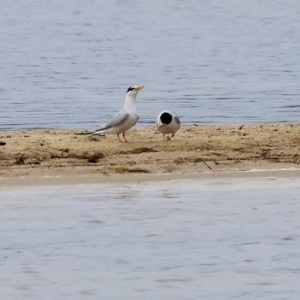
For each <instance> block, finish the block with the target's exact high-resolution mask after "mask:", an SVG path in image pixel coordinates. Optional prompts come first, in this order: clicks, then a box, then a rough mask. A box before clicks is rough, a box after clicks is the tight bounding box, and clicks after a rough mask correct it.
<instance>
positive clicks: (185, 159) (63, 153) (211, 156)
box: [0, 124, 300, 185]
mask: <svg viewBox="0 0 300 300" xmlns="http://www.w3.org/2000/svg"><path fill="white" fill-rule="evenodd" d="M81 131H82V130H28V131H21V132H0V166H1V169H0V178H1V181H0V185H1V184H2V185H3V184H7V183H9V182H11V179H12V178H14V180H15V181H14V182H18V181H16V180H17V179H20V178H27V179H28V180H31V182H33V183H34V182H37V179H41V178H48V179H47V181H48V182H49V178H59V179H58V180H57V181H58V182H59V183H71V182H76V181H78V182H85V181H87V182H89V180H88V179H87V178H93V180H92V181H96V182H111V181H113V180H114V178H115V177H116V176H112V175H116V174H122V176H118V180H120V178H121V180H122V181H127V180H130V178H135V180H145V179H149V178H150V177H151V176H152V177H151V178H153V174H166V175H167V176H165V178H168V179H170V178H177V177H178V176H180V177H182V176H183V177H187V176H189V175H191V174H193V176H194V175H195V174H196V175H199V176H201V175H203V174H206V175H205V176H217V175H218V174H224V171H237V170H239V171H247V170H251V169H253V168H255V169H269V170H275V169H282V168H298V166H299V163H300V156H299V155H300V152H299V150H300V124H267V125H245V126H244V125H231V126H184V127H183V128H182V129H181V130H180V131H179V132H178V133H177V134H176V136H175V138H172V140H170V139H168V140H162V135H161V134H157V133H156V132H155V128H154V127H148V128H143V129H133V130H131V131H129V132H128V133H127V135H126V136H127V139H128V140H129V143H119V142H118V139H117V136H116V135H107V136H105V137H102V136H84V135H76V133H79V132H81ZM129 174H130V175H131V176H128V175H129ZM142 174H143V175H144V174H148V175H150V177H149V176H142ZM207 174H208V175H207ZM133 175H135V176H133ZM293 175H294V176H298V171H294V174H293ZM239 176H240V175H239ZM51 182H53V181H51Z"/></svg>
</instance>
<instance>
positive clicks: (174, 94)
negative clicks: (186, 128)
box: [0, 0, 300, 130]
mask: <svg viewBox="0 0 300 300" xmlns="http://www.w3.org/2000/svg"><path fill="white" fill-rule="evenodd" d="M299 19H300V6H299V2H298V1H296V0H277V1H273V0H272V1H271V0H265V1H260V0H253V1H250V2H249V1H246V0H241V1H240V0H239V1H222V0H215V1H197V0H189V1H179V0H174V1H165V2H164V3H161V1H158V0H155V1H151V2H145V1H143V2H141V1H126V0H116V1H95V0H86V1H82V0H77V1H38V0H28V1H20V0H16V1H8V0H4V1H1V3H0V26H1V33H0V36H1V40H2V43H1V49H0V54H1V55H0V130H19V129H24V128H86V129H93V128H95V127H98V126H100V125H102V124H103V123H105V122H106V121H108V120H109V118H110V117H111V116H112V115H113V114H114V113H115V112H117V111H118V110H119V109H120V108H121V106H122V105H123V101H124V96H125V91H126V89H127V88H128V86H130V85H134V84H143V85H145V87H146V89H145V90H143V91H142V92H140V95H139V98H138V108H139V112H140V122H139V124H138V126H145V125H149V124H153V123H154V121H155V119H156V116H157V114H158V113H159V112H160V111H161V110H162V109H173V110H174V111H175V112H177V113H178V114H179V115H181V116H183V117H182V122H183V123H184V124H191V123H203V124H226V123H258V122H259V123H261V122H297V121H299V119H300V106H299V94H300V86H299V71H300V70H299V66H300V39H299V32H300V22H299Z"/></svg>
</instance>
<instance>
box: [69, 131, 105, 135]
mask: <svg viewBox="0 0 300 300" xmlns="http://www.w3.org/2000/svg"><path fill="white" fill-rule="evenodd" d="M75 134H76V135H94V134H97V135H105V134H104V133H102V132H101V130H96V131H84V132H78V133H75Z"/></svg>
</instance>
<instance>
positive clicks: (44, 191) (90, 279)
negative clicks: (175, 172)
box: [0, 179, 300, 300]
mask: <svg viewBox="0 0 300 300" xmlns="http://www.w3.org/2000/svg"><path fill="white" fill-rule="evenodd" d="M299 184H300V179H277V180H268V179H240V180H237V179H235V180H232V179H218V180H201V181H197V182H196V181H179V182H165V183H157V182H156V183H148V184H145V183H144V184H140V185H128V186H126V185H119V186H115V185H110V186H109V185H81V186H80V185H78V186H62V187H34V188H15V189H5V188H2V190H1V191H0V199H1V200H0V201H1V219H0V245H1V257H0V269H1V272H0V290H1V298H2V299H7V300H9V299H65V298H66V299H87V298H89V299H172V300H173V299H178V300H182V299H214V300H219V299H249V300H252V299H263V300H268V299H270V300H274V299H298V297H299V294H300V286H299V276H300V252H299V249H300V238H299V237H300V235H299V228H300V218H299V215H300V202H299V200H300V198H299Z"/></svg>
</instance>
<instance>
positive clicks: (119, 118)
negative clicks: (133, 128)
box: [94, 110, 129, 133]
mask: <svg viewBox="0 0 300 300" xmlns="http://www.w3.org/2000/svg"><path fill="white" fill-rule="evenodd" d="M128 118H129V113H128V112H126V111H125V110H121V111H119V112H118V113H117V114H115V115H114V116H113V118H112V119H111V120H110V122H109V123H107V124H106V125H105V126H103V127H102V128H99V129H97V130H95V131H94V133H97V132H100V131H102V130H105V129H109V128H112V127H116V126H120V125H121V124H122V123H124V122H125V121H126V120H127V119H128Z"/></svg>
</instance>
